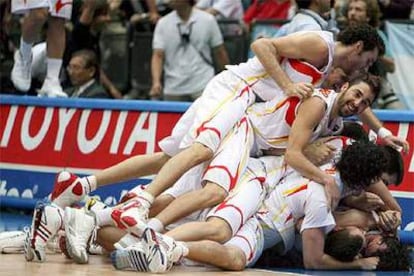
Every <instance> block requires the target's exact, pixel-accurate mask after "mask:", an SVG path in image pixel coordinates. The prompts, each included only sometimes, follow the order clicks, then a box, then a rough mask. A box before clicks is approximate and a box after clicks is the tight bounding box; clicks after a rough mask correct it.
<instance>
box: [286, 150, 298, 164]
mask: <svg viewBox="0 0 414 276" xmlns="http://www.w3.org/2000/svg"><path fill="white" fill-rule="evenodd" d="M295 156H296V153H295V151H294V150H292V149H289V148H287V149H286V152H285V162H286V163H287V164H288V165H289V166H292V165H293V166H294V164H295Z"/></svg>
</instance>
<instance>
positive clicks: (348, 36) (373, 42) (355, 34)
mask: <svg viewBox="0 0 414 276" xmlns="http://www.w3.org/2000/svg"><path fill="white" fill-rule="evenodd" d="M337 40H338V41H339V42H341V43H342V44H344V45H347V46H348V45H352V44H354V43H357V42H358V41H362V42H363V43H364V48H363V49H364V51H371V50H374V49H375V48H377V49H378V54H379V55H380V56H382V55H384V52H385V44H384V41H383V40H382V38H381V37H380V35H379V34H378V32H377V30H376V29H375V28H374V27H371V26H370V25H368V24H365V23H361V24H352V25H350V26H348V27H347V28H345V29H344V30H343V31H342V32H340V33H339V34H338V37H337Z"/></svg>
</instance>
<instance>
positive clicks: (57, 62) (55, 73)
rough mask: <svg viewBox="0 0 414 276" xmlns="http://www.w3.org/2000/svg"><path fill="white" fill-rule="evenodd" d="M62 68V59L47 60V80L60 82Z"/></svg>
mask: <svg viewBox="0 0 414 276" xmlns="http://www.w3.org/2000/svg"><path fill="white" fill-rule="evenodd" d="M61 68H62V59H57V58H47V73H46V78H47V79H50V80H53V81H55V82H56V81H57V82H59V74H60V69H61Z"/></svg>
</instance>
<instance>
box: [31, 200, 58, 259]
mask: <svg viewBox="0 0 414 276" xmlns="http://www.w3.org/2000/svg"><path fill="white" fill-rule="evenodd" d="M62 222H63V216H62V210H61V209H60V208H59V207H57V206H54V205H53V204H49V205H47V204H44V203H43V202H39V203H38V204H37V205H36V207H35V211H34V213H33V219H32V226H31V228H30V231H27V234H26V239H25V243H24V255H25V258H26V260H27V261H28V262H30V261H36V262H44V261H45V260H46V244H47V242H48V241H49V240H50V239H51V238H52V237H53V236H54V235H56V234H57V233H58V231H59V229H61V228H62Z"/></svg>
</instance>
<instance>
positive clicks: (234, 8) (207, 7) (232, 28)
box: [193, 0, 243, 35]
mask: <svg viewBox="0 0 414 276" xmlns="http://www.w3.org/2000/svg"><path fill="white" fill-rule="evenodd" d="M193 2H194V1H193ZM196 7H197V8H199V9H200V10H203V11H206V12H208V13H210V14H212V15H213V16H215V17H216V19H217V20H237V21H239V22H242V20H243V5H242V2H241V0H198V1H197V4H196ZM221 30H222V33H223V35H234V34H240V33H241V32H242V28H241V26H239V25H235V24H227V26H222V27H221Z"/></svg>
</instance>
